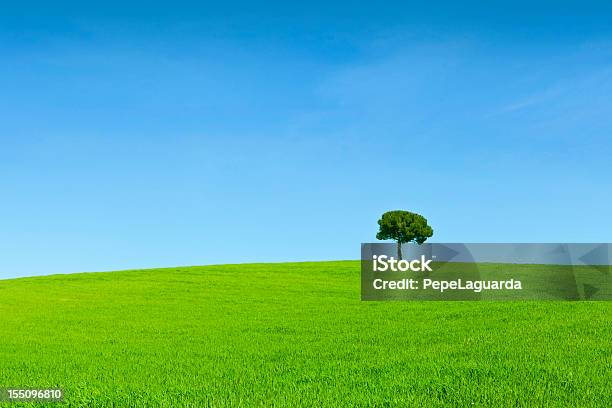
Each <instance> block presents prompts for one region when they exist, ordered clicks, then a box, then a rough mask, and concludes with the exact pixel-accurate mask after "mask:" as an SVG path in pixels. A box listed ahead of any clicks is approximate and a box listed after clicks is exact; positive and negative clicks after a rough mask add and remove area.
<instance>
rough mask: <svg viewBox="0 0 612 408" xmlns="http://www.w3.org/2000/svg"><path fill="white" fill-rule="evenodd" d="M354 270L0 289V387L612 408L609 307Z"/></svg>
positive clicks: (117, 279) (251, 399)
mask: <svg viewBox="0 0 612 408" xmlns="http://www.w3.org/2000/svg"><path fill="white" fill-rule="evenodd" d="M359 270H360V266H359V262H353V261H347V262H314V263H287V264H253V265H223V266H206V267H189V268H171V269H154V270H139V271H125V272H112V273H89V274H74V275H56V276H49V277H36V278H27V279H16V280H6V281H0V338H1V342H0V387H61V388H63V389H64V390H65V394H66V400H65V402H64V403H63V404H55V406H57V405H69V406H94V407H95V406H117V407H133V406H152V407H153V406H154V407H157V406H164V407H180V406H193V407H206V406H245V407H251V406H309V407H310V406H328V407H341V406H350V407H353V406H423V407H436V406H461V407H465V406H491V407H504V406H522V407H535V406H559V407H595V406H598V407H609V406H612V391H611V387H612V374H611V372H612V340H611V339H612V304H611V303H609V302H553V301H547V302H361V301H360V299H359V293H360V288H359V285H360V278H359V274H360V272H359ZM7 405H9V404H7ZM22 405H26V404H22ZM31 405H32V406H40V404H31ZM10 406H19V404H15V403H11V404H10Z"/></svg>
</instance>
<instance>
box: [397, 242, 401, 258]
mask: <svg viewBox="0 0 612 408" xmlns="http://www.w3.org/2000/svg"><path fill="white" fill-rule="evenodd" d="M401 259H402V243H401V242H399V241H397V260H398V261H400V260H401Z"/></svg>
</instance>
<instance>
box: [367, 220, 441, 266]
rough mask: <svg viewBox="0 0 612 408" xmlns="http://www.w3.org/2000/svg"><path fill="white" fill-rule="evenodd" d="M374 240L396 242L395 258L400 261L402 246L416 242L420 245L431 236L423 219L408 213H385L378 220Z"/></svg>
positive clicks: (428, 227) (430, 231) (431, 233)
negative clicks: (377, 228)
mask: <svg viewBox="0 0 612 408" xmlns="http://www.w3.org/2000/svg"><path fill="white" fill-rule="evenodd" d="M378 225H379V226H380V228H379V230H378V233H377V234H376V239H393V240H395V241H397V258H398V260H399V259H402V244H404V243H406V242H416V243H417V244H419V245H421V244H422V243H423V242H425V241H427V238H429V237H431V236H432V235H433V229H431V227H430V226H429V225H428V224H427V220H426V219H425V217H423V216H422V215H419V214H415V213H412V212H409V211H401V210H397V211H387V212H386V213H384V214H383V215H382V217H380V220H378Z"/></svg>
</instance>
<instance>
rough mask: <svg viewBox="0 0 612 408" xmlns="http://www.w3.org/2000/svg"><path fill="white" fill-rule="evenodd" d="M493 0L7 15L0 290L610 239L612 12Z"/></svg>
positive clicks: (64, 6) (37, 8)
mask: <svg viewBox="0 0 612 408" xmlns="http://www.w3.org/2000/svg"><path fill="white" fill-rule="evenodd" d="M489 3H490V2H482V3H461V4H459V2H448V3H445V2H439V3H437V4H429V5H415V4H410V3H406V2H398V3H387V4H385V5H382V4H374V3H372V4H370V5H369V6H363V5H362V6H355V5H353V4H350V3H342V2H334V3H333V4H329V2H322V3H320V4H319V3H317V2H310V3H309V4H308V6H295V5H286V4H284V3H265V4H264V3H259V4H257V3H250V4H247V3H227V5H225V6H222V7H219V6H218V5H212V4H206V3H203V2H200V3H197V4H191V3H188V2H172V3H171V4H169V3H163V4H162V3H159V4H156V3H140V4H139V3H133V5H130V6H125V5H122V4H120V3H115V2H112V1H111V2H106V3H105V4H104V5H101V6H95V7H97V8H91V5H84V4H83V3H62V2H60V3H54V4H53V7H50V6H49V5H46V4H45V3H44V2H41V3H37V4H29V5H28V6H27V9H26V8H25V6H9V8H8V9H6V10H5V11H3V13H2V15H1V16H0V52H1V54H0V55H1V56H2V59H1V61H0V89H1V92H0V191H1V196H0V197H1V199H0V213H1V214H2V218H1V221H2V222H1V228H0V277H12V276H23V275H36V274H47V273H61V272H75V271H95V270H110V269H123V268H137V267H155V266H174V265H196V264H209V263H231V262H250V261H285V260H324V259H355V258H357V257H358V256H359V243H360V242H369V241H374V240H375V233H376V227H377V225H376V220H377V219H378V217H379V216H380V214H381V213H382V212H384V211H386V210H390V209H407V210H412V211H416V212H419V213H421V214H423V215H425V216H426V217H427V218H428V219H429V221H430V223H431V224H432V226H433V227H434V230H435V235H434V238H433V241H437V242H609V241H611V239H612V237H611V236H610V234H611V231H612V218H611V217H610V210H609V208H610V202H611V201H612V183H611V181H610V174H612V171H611V170H612V165H611V160H610V159H611V157H612V98H610V95H612V26H610V24H609V17H610V16H611V15H612V8H611V7H610V6H607V5H605V4H603V3H602V4H596V3H589V2H573V3H564V2H541V3H539V4H538V5H533V4H530V3H529V2H523V3H521V2H518V3H517V2H497V3H495V5H491V4H489ZM145 4H146V7H145ZM11 7H12V8H11ZM19 7H21V8H19Z"/></svg>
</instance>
